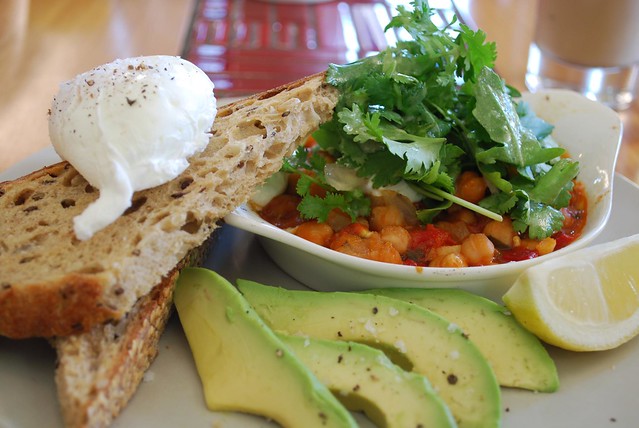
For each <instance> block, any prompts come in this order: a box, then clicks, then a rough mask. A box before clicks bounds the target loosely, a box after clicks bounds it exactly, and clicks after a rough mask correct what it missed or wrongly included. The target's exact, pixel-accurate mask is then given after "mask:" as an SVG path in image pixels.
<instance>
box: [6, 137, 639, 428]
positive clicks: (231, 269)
mask: <svg viewBox="0 0 639 428" xmlns="http://www.w3.org/2000/svg"><path fill="white" fill-rule="evenodd" d="M55 161H56V157H55V154H54V153H53V151H52V150H44V151H43V152H40V153H38V154H36V155H35V156H32V157H31V158H29V159H27V160H26V161H25V162H22V163H20V164H18V165H16V166H15V167H13V168H10V169H9V170H7V171H5V172H4V173H1V174H0V181H2V180H6V179H10V178H14V177H17V176H19V175H22V174H24V173H27V172H29V171H31V170H33V169H36V168H39V167H41V166H44V165H45V164H50V163H53V162H55ZM614 181H615V183H614V186H615V202H614V205H613V210H612V215H611V218H610V221H609V223H608V226H606V228H605V230H604V231H603V232H602V234H601V235H600V236H599V237H598V238H597V239H596V240H595V242H605V241H609V240H612V239H616V238H620V237H623V236H628V235H631V234H634V233H639V224H638V223H637V221H636V218H637V217H636V216H637V214H636V213H637V212H639V187H636V186H635V185H634V184H632V183H630V182H629V181H628V180H626V179H625V178H623V177H621V176H616V177H615V180H614ZM206 266H207V267H209V268H212V269H215V270H217V271H218V272H219V273H220V274H222V275H223V276H225V277H226V278H228V279H229V280H231V281H234V280H235V279H236V278H239V277H241V278H246V279H251V280H256V281H261V282H264V283H267V284H278V285H282V286H285V287H292V288H301V285H300V284H299V283H298V282H296V281H295V280H294V279H292V278H291V277H289V276H288V275H286V274H285V273H283V272H282V271H281V270H280V269H279V268H278V267H276V266H275V265H274V264H273V263H272V262H271V261H270V259H269V258H268V256H267V255H266V253H265V252H264V251H263V249H262V248H261V246H260V245H259V244H258V242H257V240H256V239H255V237H254V235H251V234H249V233H247V232H243V231H240V230H238V229H235V228H232V227H230V226H225V227H223V228H222V230H221V234H220V239H219V242H218V243H217V245H216V248H215V250H214V251H213V253H212V256H211V257H210V258H209V259H208V260H207V261H206ZM550 352H551V355H552V356H553V358H554V359H555V361H556V363H557V366H558V369H559V377H560V381H561V387H560V390H559V391H558V392H556V393H554V394H535V393H531V392H528V391H518V390H510V389H503V396H502V402H503V409H504V410H503V411H504V423H503V426H504V428H515V427H516V428H537V427H562V428H570V427H580V428H595V427H597V428H598V427H613V428H620V427H624V428H626V427H627V428H630V427H633V428H635V427H637V426H638V425H639V340H637V339H635V340H633V341H631V342H629V343H627V344H626V345H624V346H622V347H620V348H618V349H616V350H613V351H606V352H600V353H586V354H578V353H572V352H567V351H561V350H558V349H554V348H553V349H550ZM54 365H55V353H54V352H53V350H52V349H51V348H50V347H49V346H48V345H47V343H46V342H45V341H43V340H25V341H13V340H8V339H4V338H0V428H18V427H21V428H31V427H38V428H39V427H50V428H57V427H62V420H61V416H60V413H59V410H58V404H57V399H56V393H55V386H54V383H53V371H54ZM149 373H150V374H151V376H150V378H152V380H150V381H148V382H143V383H142V384H141V385H140V388H139V389H138V391H137V393H136V395H135V396H134V397H133V399H132V401H131V402H130V403H129V406H128V407H127V408H126V409H125V410H124V412H123V413H122V414H121V415H120V417H119V418H118V419H117V420H116V422H115V423H114V424H113V427H116V428H117V427H147V426H152V427H154V428H163V427H189V428H197V427H203V428H210V427H216V428H238V427H246V428H254V427H274V426H276V425H275V424H272V423H270V422H267V421H265V420H263V419H261V418H258V417H254V416H248V415H240V414H235V413H214V412H210V411H208V410H207V409H206V407H205V405H204V399H203V396H202V390H201V385H200V382H199V379H198V377H197V373H196V371H195V366H194V363H193V360H192V357H191V354H190V351H189V348H188V345H187V343H186V340H185V338H184V335H183V333H182V329H181V327H180V324H179V321H178V320H177V318H176V317H175V315H174V316H173V318H172V319H171V322H170V323H169V326H168V328H167V331H166V333H165V334H164V335H163V336H162V340H161V343H160V354H159V356H158V358H157V359H156V360H155V362H154V363H153V365H152V366H151V368H150V371H149ZM356 417H357V418H358V420H359V421H361V422H362V426H372V425H371V424H369V423H368V422H367V421H365V420H364V418H362V417H360V416H359V415H356Z"/></svg>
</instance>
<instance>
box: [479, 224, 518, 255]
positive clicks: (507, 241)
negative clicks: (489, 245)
mask: <svg viewBox="0 0 639 428" xmlns="http://www.w3.org/2000/svg"><path fill="white" fill-rule="evenodd" d="M483 232H484V235H486V236H488V237H490V238H493V239H494V240H497V241H499V242H500V243H501V244H503V245H504V246H506V247H509V248H512V246H513V238H514V237H515V236H516V235H517V233H516V232H515V230H514V229H513V222H512V220H511V219H510V218H508V217H505V218H504V219H503V220H502V221H494V220H493V221H491V222H490V223H488V224H486V226H484V230H483Z"/></svg>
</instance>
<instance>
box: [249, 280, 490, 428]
mask: <svg viewBox="0 0 639 428" xmlns="http://www.w3.org/2000/svg"><path fill="white" fill-rule="evenodd" d="M238 286H239V289H240V291H241V292H242V293H243V294H244V297H246V299H247V300H248V301H249V303H250V304H251V306H253V308H254V309H255V311H256V312H257V313H258V314H259V315H260V316H261V317H262V319H263V320H264V322H266V324H267V325H269V326H270V327H271V328H272V329H273V330H275V331H278V332H284V333H287V334H303V335H308V336H310V337H313V338H319V339H329V340H346V341H354V342H359V343H364V344H368V345H372V346H374V347H376V348H379V349H381V350H383V351H386V352H387V353H388V355H389V356H390V358H391V359H393V358H396V359H395V360H394V361H395V362H396V363H399V362H400V360H398V359H397V357H398V356H400V357H402V358H401V360H403V362H404V364H406V363H408V364H409V365H412V369H413V371H415V372H417V373H420V374H423V375H425V376H426V377H427V378H428V380H429V381H430V383H431V385H432V386H433V388H434V389H435V390H436V391H437V392H438V393H439V394H440V396H441V397H442V399H443V400H444V402H445V403H446V404H447V405H448V407H449V409H450V410H451V412H452V414H453V416H454V417H455V420H456V421H457V424H458V426H459V427H461V428H467V427H468V428H469V427H498V426H500V423H501V409H500V403H501V391H500V389H499V385H498V384H497V380H496V378H495V375H494V373H493V371H492V369H491V368H490V366H489V364H488V362H487V361H486V359H485V358H484V357H483V356H482V355H481V353H480V352H479V350H478V349H477V347H476V346H475V345H474V344H473V343H472V342H471V341H469V340H468V339H467V338H466V337H465V336H464V335H463V334H462V332H461V329H459V328H458V327H457V326H456V325H454V324H451V323H449V322H448V321H446V320H444V319H443V318H441V317H440V316H438V315H436V314H434V313H432V312H430V311H428V310H426V309H424V308H421V307H419V306H417V305H412V304H410V303H406V302H403V301H401V300H396V299H391V298H388V297H384V296H375V295H373V294H358V293H348V292H330V293H319V292H316V291H297V290H285V289H283V288H278V287H271V286H266V285H262V284H258V283H256V282H252V281H245V280H238Z"/></svg>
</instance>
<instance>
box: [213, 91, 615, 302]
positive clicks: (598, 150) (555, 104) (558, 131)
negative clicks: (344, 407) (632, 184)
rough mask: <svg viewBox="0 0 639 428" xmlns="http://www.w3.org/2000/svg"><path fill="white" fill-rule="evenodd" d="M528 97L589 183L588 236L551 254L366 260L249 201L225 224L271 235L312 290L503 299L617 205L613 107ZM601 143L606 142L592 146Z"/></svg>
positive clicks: (278, 252) (270, 242)
mask: <svg viewBox="0 0 639 428" xmlns="http://www.w3.org/2000/svg"><path fill="white" fill-rule="evenodd" d="M523 99H524V100H525V101H527V102H528V103H530V104H531V106H532V107H533V109H534V110H535V112H536V114H537V115H538V116H540V117H542V118H543V119H545V120H547V121H548V122H550V123H552V124H554V125H555V130H554V132H553V136H554V138H555V140H556V141H557V142H558V143H559V144H560V145H561V146H562V147H565V148H566V149H567V150H568V152H569V153H570V155H571V156H572V157H573V158H575V159H577V160H578V161H580V163H581V165H582V170H581V171H580V174H579V177H578V179H579V180H581V181H583V182H584V184H585V185H586V191H587V194H588V204H589V205H588V210H589V213H588V221H587V223H586V226H585V229H584V232H583V234H582V235H581V237H580V238H579V239H577V240H576V241H575V242H573V243H572V244H570V245H568V246H566V247H564V248H562V249H560V250H558V251H555V252H553V253H551V254H548V255H545V256H542V257H538V258H535V259H531V260H524V261H519V262H512V263H506V264H498V265H490V266H477V267H465V268H459V269H456V268H428V267H413V266H405V265H394V264H389V263H381V262H376V261H371V260H366V259H361V258H358V257H354V256H350V255H346V254H342V253H339V252H336V251H333V250H330V249H328V248H324V247H321V246H319V245H316V244H313V243H311V242H309V241H307V240H305V239H302V238H300V237H298V236H296V235H293V234H292V233H290V232H287V231H285V230H282V229H279V228H278V227H276V226H273V225H271V224H270V223H268V222H266V221H264V220H263V219H261V218H260V217H259V215H258V214H257V213H256V212H254V211H253V210H251V209H250V208H249V207H247V206H246V205H242V206H240V207H238V208H237V209H236V210H235V211H234V212H232V213H231V214H229V215H227V216H226V217H225V222H226V223H228V224H230V225H232V226H234V227H237V228H239V229H243V230H246V231H248V232H251V233H254V234H256V235H259V236H260V237H263V238H266V239H262V240H261V242H262V244H263V246H264V247H265V249H266V251H267V252H268V253H269V255H270V256H271V258H273V260H274V261H275V262H276V264H278V265H279V266H280V267H281V268H282V269H283V270H284V271H286V272H288V273H289V274H291V275H292V276H293V277H295V278H296V279H297V280H299V281H300V282H302V283H304V284H306V285H308V286H309V287H311V288H315V289H320V290H324V291H329V290H347V289H364V288H374V287H380V286H382V285H380V281H377V280H376V279H380V280H383V281H381V282H382V283H387V282H386V280H391V281H392V282H391V283H388V286H394V287H398V286H408V287H416V286H417V287H433V286H435V287H442V286H443V287H449V286H453V287H460V288H465V289H468V290H470V291H478V294H483V295H486V296H487V297H491V298H495V297H500V296H501V294H503V292H504V291H505V290H506V289H507V287H508V286H509V285H510V284H512V281H513V280H514V278H516V276H517V275H518V274H520V273H521V272H522V271H523V270H524V269H526V268H528V267H530V266H533V265H535V264H538V263H540V262H542V261H545V260H549V259H551V258H556V257H559V256H561V255H563V254H567V253H569V252H572V251H575V250H577V249H579V248H583V247H584V246H586V245H588V244H589V243H590V242H591V241H592V240H593V239H594V238H596V237H597V235H599V233H601V231H602V230H603V228H604V227H605V225H606V222H607V221H608V218H609V217H610V212H611V209H612V193H613V192H612V191H613V189H612V186H613V176H614V169H615V165H616V159H617V154H618V151H619V146H620V143H621V136H622V123H621V120H620V119H619V116H618V115H617V113H616V112H614V111H613V110H611V109H610V108H608V107H605V106H603V105H602V104H599V103H597V102H594V101H591V100H590V99H588V98H586V97H584V96H583V95H580V94H578V93H575V92H572V91H568V90H557V89H555V90H546V91H540V92H536V93H532V94H531V93H526V94H523ZM596 141H603V143H602V144H599V145H598V146H595V145H594V142H596ZM582 143H586V144H582ZM603 149H605V150H603ZM584 161H586V162H585V163H584ZM589 162H591V163H592V165H591V164H590V163H589ZM591 220H593V221H594V222H593V221H591ZM297 250H300V251H302V252H304V253H305V254H306V255H303V254H297V257H296V254H295V252H297ZM308 256H310V257H308ZM309 262H310V263H320V265H323V264H326V263H328V264H326V266H323V267H324V268H329V267H341V269H337V270H335V271H332V270H325V269H319V268H318V267H317V266H315V267H314V269H312V275H310V274H309V275H308V276H307V275H305V274H303V273H301V269H300V268H301V267H300V266H299V263H309ZM322 262H324V263H322ZM348 270H352V271H353V274H354V275H353V276H352V277H349V278H335V277H334V276H335V275H336V274H340V275H344V273H345V272H347V271H348ZM317 275H319V276H320V277H317ZM322 275H323V276H324V277H323V278H322V277H321V276H322ZM340 279H344V281H340ZM498 279H502V280H503V281H502V283H501V284H495V287H496V289H495V290H494V291H491V290H490V288H491V284H490V283H487V281H491V280H498ZM344 282H348V283H347V284H345V283H344ZM498 282H499V281H498ZM479 283H483V287H482V288H481V289H479V288H477V287H476V286H475V285H476V284H479Z"/></svg>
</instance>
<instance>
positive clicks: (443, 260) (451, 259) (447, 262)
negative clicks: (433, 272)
mask: <svg viewBox="0 0 639 428" xmlns="http://www.w3.org/2000/svg"><path fill="white" fill-rule="evenodd" d="M428 266H429V267H447V268H461V267H466V266H468V263H467V262H466V259H465V258H464V256H463V255H462V254H459V253H448V254H446V255H443V256H439V257H436V258H435V259H433V261H431V262H430V264H429V265H428Z"/></svg>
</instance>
